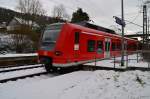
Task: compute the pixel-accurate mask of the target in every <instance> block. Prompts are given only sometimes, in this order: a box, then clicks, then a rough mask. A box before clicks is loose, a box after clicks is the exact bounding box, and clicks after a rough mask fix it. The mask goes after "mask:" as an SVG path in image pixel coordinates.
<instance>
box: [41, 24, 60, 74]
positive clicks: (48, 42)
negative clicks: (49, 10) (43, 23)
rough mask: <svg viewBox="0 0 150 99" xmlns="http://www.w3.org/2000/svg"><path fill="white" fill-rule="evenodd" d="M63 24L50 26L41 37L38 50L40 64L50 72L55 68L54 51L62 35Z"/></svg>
mask: <svg viewBox="0 0 150 99" xmlns="http://www.w3.org/2000/svg"><path fill="white" fill-rule="evenodd" d="M62 25H63V24H62V23H57V24H51V25H48V26H47V27H46V29H45V31H44V33H43V35H42V37H41V40H40V46H39V50H38V58H39V60H38V61H39V63H42V64H44V66H45V69H46V70H47V71H48V72H49V71H50V70H52V69H53V68H54V67H53V66H52V62H53V56H54V53H55V52H54V49H55V46H56V41H57V38H58V36H59V34H60V31H61V27H62Z"/></svg>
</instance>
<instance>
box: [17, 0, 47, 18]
mask: <svg viewBox="0 0 150 99" xmlns="http://www.w3.org/2000/svg"><path fill="white" fill-rule="evenodd" d="M16 8H17V10H19V11H20V12H21V13H25V14H31V15H43V14H44V13H45V10H44V9H43V8H42V4H41V3H40V1H39V0H18V5H17V7H16Z"/></svg>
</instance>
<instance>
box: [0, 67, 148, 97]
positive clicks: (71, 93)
mask: <svg viewBox="0 0 150 99" xmlns="http://www.w3.org/2000/svg"><path fill="white" fill-rule="evenodd" d="M18 82H19V83H18ZM18 82H16V83H11V82H9V83H5V84H0V97H1V99H150V72H141V71H127V72H115V71H105V70H97V71H94V72H92V71H77V72H73V73H69V74H65V75H62V76H57V77H53V78H48V77H46V78H45V79H38V80H36V81H28V80H25V81H24V82H21V81H18Z"/></svg>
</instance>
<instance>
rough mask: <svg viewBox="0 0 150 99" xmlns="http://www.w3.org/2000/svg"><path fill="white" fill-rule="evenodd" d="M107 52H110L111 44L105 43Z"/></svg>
mask: <svg viewBox="0 0 150 99" xmlns="http://www.w3.org/2000/svg"><path fill="white" fill-rule="evenodd" d="M105 51H110V42H105Z"/></svg>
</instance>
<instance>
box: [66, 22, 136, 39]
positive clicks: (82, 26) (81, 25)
mask: <svg viewBox="0 0 150 99" xmlns="http://www.w3.org/2000/svg"><path fill="white" fill-rule="evenodd" d="M68 24H72V25H73V26H75V27H77V28H82V29H83V28H85V29H84V30H87V29H90V30H91V31H93V33H94V31H95V32H96V33H98V32H99V31H101V33H102V34H103V35H105V36H112V37H118V38H121V35H118V34H116V33H115V32H114V31H113V30H112V31H113V32H114V33H112V32H111V33H110V31H111V30H110V29H108V30H107V29H106V28H104V27H101V26H98V27H101V29H100V28H99V29H94V28H89V27H88V26H84V24H85V23H84V22H83V23H82V22H81V23H68ZM86 24H88V25H93V26H96V25H94V24H90V23H86ZM103 29H106V31H103ZM109 30H110V31H109ZM108 31H109V32H108ZM124 38H125V39H127V40H132V41H138V40H135V39H131V38H127V37H124Z"/></svg>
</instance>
